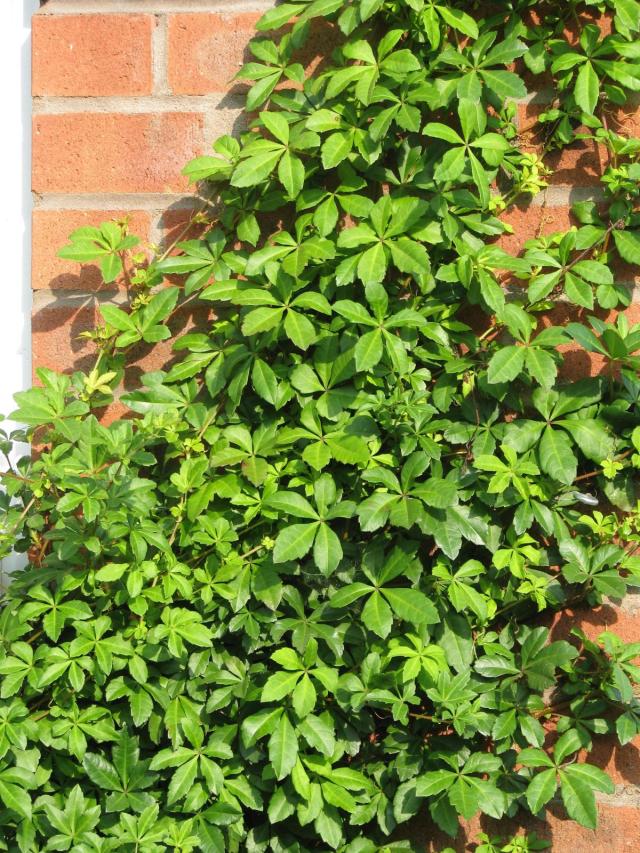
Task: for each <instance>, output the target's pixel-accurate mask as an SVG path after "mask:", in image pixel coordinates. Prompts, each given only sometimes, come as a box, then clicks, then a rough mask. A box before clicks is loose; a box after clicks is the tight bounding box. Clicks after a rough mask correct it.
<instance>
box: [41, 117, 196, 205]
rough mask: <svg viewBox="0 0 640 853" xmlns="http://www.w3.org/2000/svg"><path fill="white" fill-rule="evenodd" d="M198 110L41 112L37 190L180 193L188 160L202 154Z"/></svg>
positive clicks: (57, 191) (182, 188)
mask: <svg viewBox="0 0 640 853" xmlns="http://www.w3.org/2000/svg"><path fill="white" fill-rule="evenodd" d="M203 126H204V119H203V117H202V115H200V114H197V113H177V112H176V113H137V114H133V115H128V114H119V113H110V114H105V113H64V114H62V115H37V116H36V117H35V119H34V125H33V189H34V190H35V191H36V192H40V193H47V192H49V193H101V192H113V193H131V192H151V193H153V192H159V193H163V192H179V191H180V190H184V189H186V188H187V187H188V181H187V179H186V178H184V177H182V176H181V175H180V170H181V169H182V166H183V165H184V164H185V163H186V162H187V160H189V159H191V158H192V157H194V156H196V155H197V154H199V153H202V150H203V148H204V139H203Z"/></svg>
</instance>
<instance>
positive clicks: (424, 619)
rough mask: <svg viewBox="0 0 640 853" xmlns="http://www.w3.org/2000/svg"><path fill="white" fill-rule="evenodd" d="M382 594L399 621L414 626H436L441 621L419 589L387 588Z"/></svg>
mask: <svg viewBox="0 0 640 853" xmlns="http://www.w3.org/2000/svg"><path fill="white" fill-rule="evenodd" d="M382 594H383V595H384V597H385V598H386V599H387V601H388V602H389V604H390V605H391V608H392V610H393V612H394V613H395V614H396V616H397V617H398V618H399V619H404V621H405V622H411V624H412V625H435V624H436V622H439V621H440V617H439V616H438V611H437V610H436V608H435V607H434V605H433V604H432V603H431V602H430V601H429V599H428V598H427V596H426V595H425V594H424V593H423V592H420V591H419V590H417V589H405V588H403V587H385V588H384V589H383V590H382Z"/></svg>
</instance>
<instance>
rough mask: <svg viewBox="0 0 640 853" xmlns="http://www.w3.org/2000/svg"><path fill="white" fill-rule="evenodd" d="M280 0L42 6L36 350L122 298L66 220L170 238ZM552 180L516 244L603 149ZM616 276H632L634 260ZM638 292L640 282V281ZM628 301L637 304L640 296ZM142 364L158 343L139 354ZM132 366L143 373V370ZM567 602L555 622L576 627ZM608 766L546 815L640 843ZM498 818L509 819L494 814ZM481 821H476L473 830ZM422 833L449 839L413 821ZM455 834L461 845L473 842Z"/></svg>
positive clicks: (598, 843) (609, 849)
mask: <svg viewBox="0 0 640 853" xmlns="http://www.w3.org/2000/svg"><path fill="white" fill-rule="evenodd" d="M270 5H272V0H220V2H214V0H49V2H47V3H46V4H44V5H43V7H42V9H41V11H40V12H39V13H38V14H37V15H36V16H35V17H34V19H33V95H34V99H33V112H34V116H33V191H34V216H33V290H34V311H33V362H34V367H39V366H46V367H52V368H56V369H65V370H70V369H73V368H74V367H75V368H77V367H83V366H85V365H86V364H88V363H90V360H91V355H92V347H91V344H90V343H88V342H86V341H83V339H79V338H78V337H77V335H78V333H79V332H81V331H83V330H84V329H87V328H90V327H91V326H92V325H93V323H94V320H95V314H96V306H97V304H98V303H99V301H100V300H105V299H118V298H119V296H118V293H117V289H114V288H115V286H112V287H111V290H109V289H108V288H105V287H104V286H102V287H100V278H99V274H98V271H97V269H96V268H95V267H92V266H85V267H82V268H80V267H79V266H78V265H77V264H76V263H70V262H66V261H62V260H60V259H58V258H56V250H57V248H58V247H59V246H60V245H62V244H63V243H64V242H65V239H66V236H67V234H68V233H69V232H70V231H71V230H73V229H74V228H76V227H78V226H80V225H84V224H94V223H99V222H100V221H102V220H104V219H109V218H114V217H119V216H122V215H124V214H126V213H130V214H131V221H132V228H133V231H134V232H135V233H137V234H139V235H140V236H141V237H142V238H143V240H147V241H149V242H152V243H156V244H162V243H163V242H164V241H165V240H166V239H167V237H168V235H171V234H175V232H176V230H177V229H179V228H180V226H181V223H184V222H185V221H187V220H188V217H189V211H190V210H191V209H192V208H193V207H194V206H195V205H196V203H197V202H196V200H195V199H194V197H193V196H192V195H191V194H190V193H189V191H188V187H187V183H186V181H185V179H184V178H183V177H181V175H180V170H181V168H182V166H183V165H184V163H185V162H186V161H187V160H188V159H190V158H191V157H193V156H195V155H197V154H201V153H203V152H204V151H205V150H206V148H207V146H208V145H209V143H210V142H211V141H212V140H213V139H215V138H216V137H217V136H219V135H220V134H222V133H227V132H230V131H232V130H233V129H237V127H238V126H239V122H240V121H241V119H240V109H241V106H242V99H241V94H240V92H239V90H238V88H237V87H235V86H234V85H232V84H231V83H230V80H231V77H232V76H233V75H234V73H235V72H236V71H237V70H238V68H239V67H240V65H241V64H242V62H243V58H244V57H245V50H246V45H247V42H248V40H249V38H250V37H251V35H252V33H253V31H254V24H255V22H256V20H257V19H258V18H259V17H260V14H261V12H262V11H264V9H265V8H268V7H269V6H270ZM544 100H545V98H544V92H541V93H536V94H534V95H533V97H532V98H530V99H528V100H527V102H526V103H523V104H521V105H520V106H519V121H520V127H521V132H522V135H523V140H524V141H525V142H529V143H530V144H531V146H534V144H535V139H534V138H533V137H532V135H531V132H530V130H528V128H529V127H530V126H531V125H532V124H533V123H534V121H535V116H536V113H537V112H538V111H539V110H540V109H541V104H543V103H544ZM618 118H619V121H620V123H621V126H623V127H624V126H626V128H627V130H628V131H630V132H638V125H639V124H640V111H639V112H637V113H636V112H634V111H633V110H631V111H629V110H627V111H626V112H621V114H620V116H619V117H618ZM550 165H551V167H552V168H553V176H552V178H551V186H550V188H549V190H548V191H547V192H546V193H545V194H544V195H541V196H539V197H538V198H537V199H535V200H534V203H533V204H532V205H531V206H530V207H528V208H524V207H523V208H515V209H514V210H513V211H512V212H510V213H509V215H508V219H509V221H510V222H511V223H512V224H513V226H514V234H513V236H511V237H508V238H507V239H506V240H505V241H504V245H505V247H506V248H508V249H510V250H512V251H517V250H518V248H519V247H521V246H522V244H523V243H524V241H525V240H526V239H528V238H529V237H531V236H533V235H534V234H535V233H537V232H539V233H546V232H550V231H554V230H558V229H561V228H565V227H567V226H568V225H569V224H570V215H569V205H570V203H571V202H572V201H575V200H576V199H578V198H585V197H588V198H590V197H594V195H595V196H596V197H597V193H598V189H597V187H595V188H594V185H597V183H598V176H599V175H600V173H601V171H602V169H603V167H604V166H605V165H606V163H605V162H604V159H603V154H602V152H601V151H599V150H597V149H594V147H593V146H592V145H589V144H587V143H581V144H580V145H578V146H575V147H574V148H573V149H572V150H571V151H567V152H564V153H562V154H561V155H556V158H555V160H552V161H551V163H550ZM619 277H620V280H624V281H626V282H627V283H628V285H629V286H630V287H634V286H635V281H634V279H633V277H632V275H631V274H630V273H629V271H628V270H624V269H621V270H620V271H619ZM636 295H637V292H636ZM634 301H635V304H634V305H633V306H632V307H631V308H630V309H629V314H630V315H631V318H632V319H633V320H635V321H636V322H637V321H639V320H640V309H639V307H638V306H639V304H640V299H636V300H634ZM567 365H568V370H569V373H573V374H575V375H579V374H584V373H585V372H586V371H591V372H594V371H597V364H596V363H593V362H589V363H586V362H585V359H584V354H581V355H580V357H578V355H577V354H576V357H575V358H574V359H573V360H572V358H571V356H569V357H568V358H567ZM139 367H140V368H141V369H144V368H146V367H148V356H146V355H145V354H142V355H141V356H140V365H139ZM134 375H135V373H134ZM575 621H579V622H580V624H581V625H582V626H583V628H584V629H585V630H586V631H587V633H588V634H589V635H591V636H596V635H597V634H598V633H600V632H601V631H602V630H605V629H606V628H611V629H613V630H615V631H617V632H618V633H620V634H621V636H622V637H623V638H624V639H626V640H637V639H638V638H639V634H640V631H639V630H638V626H639V625H640V596H638V597H633V596H632V597H630V598H629V599H628V600H627V602H626V603H625V604H624V605H623V607H622V608H621V609H614V608H613V607H611V606H609V605H606V606H604V607H602V608H600V609H599V610H596V611H595V612H590V613H589V614H579V613H578V614H575ZM567 624H568V620H567V618H565V617H563V619H562V621H561V624H560V625H558V626H557V632H558V633H562V632H564V633H566V631H567ZM598 758H599V760H600V763H601V765H602V766H604V767H606V768H607V769H608V770H609V771H610V772H612V773H613V776H614V779H615V781H616V784H617V786H618V789H617V792H616V794H615V795H614V796H612V797H601V798H600V804H599V808H600V829H599V831H598V832H597V833H593V832H590V831H589V830H585V829H581V828H580V827H577V826H575V825H573V824H570V823H565V822H564V821H563V819H562V814H561V812H560V811H557V812H553V813H552V814H551V817H550V819H549V821H548V823H547V825H546V826H543V825H542V824H540V823H539V822H537V821H532V822H531V823H530V827H531V828H535V829H536V831H538V833H539V834H541V835H542V836H545V837H548V838H551V839H552V849H553V851H554V853H580V852H581V851H587V850H589V851H590V853H623V852H624V853H626V851H637V850H640V757H639V753H638V744H635V745H634V744H631V745H628V746H627V747H625V748H624V749H620V750H617V751H612V748H611V745H607V744H605V745H603V746H602V747H601V748H600V749H599V752H598ZM483 826H484V828H485V829H490V831H492V832H493V833H494V834H497V835H504V834H506V833H507V832H508V831H510V830H511V829H512V828H513V826H512V825H507V823H506V822H504V821H503V822H501V825H499V826H497V825H496V822H491V821H488V822H486V823H485V824H483ZM477 829H478V826H477V825H475V824H474V826H473V827H472V830H473V833H472V836H471V837H473V834H475V830H477ZM414 833H415V836H416V837H417V838H419V839H421V840H424V842H425V844H426V845H427V849H432V850H439V849H442V847H444V846H446V844H447V840H446V839H444V838H441V837H439V836H438V837H437V841H434V842H431V841H430V839H431V838H432V837H436V836H435V834H434V831H433V828H432V827H428V826H425V825H424V824H422V823H417V824H416V825H415V827H414ZM460 849H463V848H462V847H461V848H460Z"/></svg>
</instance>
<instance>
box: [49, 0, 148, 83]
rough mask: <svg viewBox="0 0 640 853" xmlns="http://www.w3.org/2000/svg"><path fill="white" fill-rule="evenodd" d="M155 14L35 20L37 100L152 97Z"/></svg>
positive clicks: (74, 16) (68, 16)
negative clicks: (150, 95) (131, 96)
mask: <svg viewBox="0 0 640 853" xmlns="http://www.w3.org/2000/svg"><path fill="white" fill-rule="evenodd" d="M153 27H154V18H153V16H152V15H114V14H109V15H60V16H58V15H35V16H34V18H33V67H32V74H33V78H32V79H33V84H32V85H33V94H34V95H84V96H94V95H147V94H150V93H151V91H152V86H153V80H152V70H151V35H152V31H153Z"/></svg>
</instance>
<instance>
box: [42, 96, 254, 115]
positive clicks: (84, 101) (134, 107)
mask: <svg viewBox="0 0 640 853" xmlns="http://www.w3.org/2000/svg"><path fill="white" fill-rule="evenodd" d="M223 103H224V106H222V107H221V104H223ZM243 103H244V101H243V99H242V97H240V96H238V97H234V96H229V95H225V94H224V92H220V93H214V94H211V95H171V94H161V95H132V96H127V95H108V96H96V97H57V96H50V95H49V96H37V97H34V98H33V113H34V115H61V114H63V113H124V114H126V115H131V114H135V113H183V112H187V113H191V112H205V111H207V112H209V111H212V110H227V111H238V112H239V111H240V110H241V109H242V106H243ZM228 104H233V106H231V107H229V106H228ZM236 105H237V106H236Z"/></svg>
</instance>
